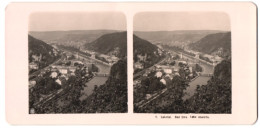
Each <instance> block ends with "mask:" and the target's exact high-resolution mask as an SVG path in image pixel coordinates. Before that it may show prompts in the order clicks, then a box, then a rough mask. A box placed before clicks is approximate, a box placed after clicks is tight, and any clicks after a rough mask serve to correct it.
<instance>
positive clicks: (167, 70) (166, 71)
mask: <svg viewBox="0 0 260 128" xmlns="http://www.w3.org/2000/svg"><path fill="white" fill-rule="evenodd" d="M163 71H164V73H166V74H171V73H172V69H171V68H165V69H163Z"/></svg>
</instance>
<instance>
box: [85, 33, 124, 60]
mask: <svg viewBox="0 0 260 128" xmlns="http://www.w3.org/2000/svg"><path fill="white" fill-rule="evenodd" d="M84 48H85V49H88V50H92V51H96V52H98V53H102V54H112V53H115V55H116V56H117V57H119V58H123V57H125V56H127V32H115V33H110V34H105V35H102V36H101V37H99V38H98V39H96V40H94V41H93V42H91V43H86V44H85V45H84Z"/></svg>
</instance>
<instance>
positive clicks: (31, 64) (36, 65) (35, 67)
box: [29, 62, 39, 69]
mask: <svg viewBox="0 0 260 128" xmlns="http://www.w3.org/2000/svg"><path fill="white" fill-rule="evenodd" d="M29 68H30V69H39V66H38V64H36V63H33V62H32V63H30V64H29Z"/></svg>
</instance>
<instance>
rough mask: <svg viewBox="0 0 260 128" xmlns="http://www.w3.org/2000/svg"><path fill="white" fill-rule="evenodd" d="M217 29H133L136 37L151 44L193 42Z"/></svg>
mask: <svg viewBox="0 0 260 128" xmlns="http://www.w3.org/2000/svg"><path fill="white" fill-rule="evenodd" d="M219 32H223V31H219V30H176V31H134V34H135V35H137V36H138V37H140V38H142V39H145V40H147V41H149V42H151V43H153V44H163V45H169V46H181V45H188V44H190V43H194V42H196V41H198V40H200V39H201V38H203V37H205V36H206V35H208V34H213V33H219Z"/></svg>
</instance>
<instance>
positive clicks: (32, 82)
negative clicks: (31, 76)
mask: <svg viewBox="0 0 260 128" xmlns="http://www.w3.org/2000/svg"><path fill="white" fill-rule="evenodd" d="M35 85H36V81H35V80H31V81H29V88H32V87H34V86H35Z"/></svg>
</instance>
